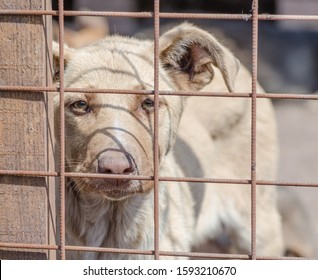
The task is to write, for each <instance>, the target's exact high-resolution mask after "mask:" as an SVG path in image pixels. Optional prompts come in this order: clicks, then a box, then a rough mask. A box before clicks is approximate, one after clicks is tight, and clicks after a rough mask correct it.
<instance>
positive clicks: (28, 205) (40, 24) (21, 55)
mask: <svg viewBox="0 0 318 280" xmlns="http://www.w3.org/2000/svg"><path fill="white" fill-rule="evenodd" d="M49 2H50V1H46V0H38V1H30V0H10V1H7V0H0V9H12V10H24V9H35V10H44V9H46V8H47V7H48V5H49V4H50V3H49ZM49 29H50V26H49V24H48V22H47V18H46V17H42V16H0V49H1V52H0V85H5V86H11V85H12V86H13V85H14V86H46V85H50V80H51V79H50V77H51V73H50V68H51V67H50V66H49V63H48V58H49V56H48V53H49V49H50V47H49V46H50V44H48V42H50V38H49V36H48V34H50V33H47V31H48V30H49ZM51 103H52V100H51V97H48V95H47V94H46V93H26V92H0V169H4V170H32V171H46V170H53V169H54V164H53V162H52V161H53V158H52V151H53V144H52V143H53V141H52V138H51V137H52V134H51V133H50V132H53V131H54V130H53V129H50V130H49V126H48V125H49V124H50V125H52V121H51V119H52V116H51V115H50V113H49V111H51V109H50V108H51V105H52V104H51ZM48 109H50V110H48ZM49 182H50V183H49ZM50 184H52V180H50V179H47V178H25V177H13V176H0V242H10V243H36V244H49V243H51V244H52V243H53V241H52V238H51V236H54V232H53V230H52V228H54V223H55V208H54V203H53V205H52V202H53V200H52V196H54V190H53V191H52V187H53V186H50ZM53 189H54V187H53ZM50 209H52V212H50ZM48 217H50V218H48ZM53 239H54V238H53ZM0 258H1V259H47V258H49V254H48V252H46V251H38V250H16V249H14V250H13V249H10V250H9V249H8V250H7V249H5V248H0Z"/></svg>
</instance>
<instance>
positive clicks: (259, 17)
mask: <svg viewBox="0 0 318 280" xmlns="http://www.w3.org/2000/svg"><path fill="white" fill-rule="evenodd" d="M258 4H259V1H258V0H253V1H252V10H251V11H252V12H251V14H215V13H209V14H207V13H163V12H160V8H159V7H160V0H154V10H153V11H152V12H108V11H104V12H100V11H98V12H97V11H89V12H88V11H66V10H64V3H63V0H59V9H58V10H57V11H52V10H6V9H2V10H0V15H2V16H3V15H10V16H21V15H28V16H29V15H30V16H31V15H32V16H57V17H58V22H59V41H60V42H61V44H60V49H59V51H60V60H59V68H60V73H59V76H60V86H59V88H55V87H50V86H47V87H43V86H41V87H38V86H37V87H33V86H16V85H0V92H16V91H18V92H28V93H34V94H37V93H43V92H45V93H48V94H51V93H54V92H58V93H59V95H60V120H61V122H60V127H59V133H60V135H59V137H60V144H61V145H60V153H59V154H60V162H59V170H58V171H57V170H56V171H30V170H0V176H18V177H21V176H23V177H25V176H27V177H56V178H59V180H60V184H59V197H58V200H59V201H60V207H59V209H58V216H59V221H60V222H59V225H58V231H57V232H58V233H59V238H58V240H59V242H58V244H55V245H46V244H25V243H7V242H0V249H32V250H49V251H56V252H59V256H58V258H60V259H65V253H66V251H92V252H108V253H115V254H116V253H126V254H139V255H153V256H154V258H155V259H159V257H160V256H184V257H197V258H208V259H209V258H210V259H215V258H216V259H294V258H293V257H273V256H259V255H257V251H256V187H257V185H275V186H285V187H290V186H297V187H315V188H317V187H318V182H317V183H316V184H308V183H302V182H279V181H265V180H262V181H260V180H257V179H256V168H255V166H256V162H257V158H256V137H257V135H256V114H257V106H256V103H257V99H258V98H271V99H297V100H318V95H308V94H291V93H258V92H257V76H258V60H257V58H258V27H259V21H283V20H297V21H309V20H310V21H317V22H318V16H305V15H274V14H259V12H258ZM68 16H103V17H106V16H112V17H134V18H150V19H153V27H154V34H153V38H154V73H155V74H154V90H153V91H146V90H140V91H136V90H134V91H133V94H140V95H142V94H154V97H155V105H154V108H155V109H154V135H155V137H154V174H153V176H149V177H148V176H137V175H134V176H127V175H125V179H135V180H153V182H154V202H155V203H154V205H155V207H154V222H155V223H154V224H155V229H154V236H155V244H154V249H153V250H149V251H144V250H132V249H121V248H100V247H98V248H96V247H87V246H70V245H66V243H65V215H66V213H65V205H64V203H63V202H64V199H65V182H66V178H68V177H88V178H114V179H120V178H121V176H120V175H104V174H103V175H102V174H83V173H70V172H66V171H65V162H64V159H65V155H64V153H65V144H64V138H65V131H64V129H65V128H64V93H65V92H85V93H87V92H89V93H92V92H93V93H99V94H106V93H111V94H128V93H130V94H131V93H132V92H131V91H129V90H112V89H99V90H89V89H78V88H66V87H65V86H64V46H63V42H64V18H65V17H68ZM163 18H171V19H185V20H187V19H205V20H216V19H217V20H242V21H251V22H252V44H253V46H252V92H251V93H240V92H235V93H220V92H213V93H198V92H165V91H160V90H159V73H158V71H159V33H160V19H163ZM167 94H169V95H172V94H173V95H183V96H191V95H196V96H211V97H212V98H213V97H227V98H236V97H243V98H249V99H251V108H252V110H251V114H252V115H251V120H252V122H251V162H250V168H251V169H250V170H251V177H250V178H246V179H245V180H235V179H230V178H229V179H213V178H189V177H187V178H170V177H161V176H160V174H159V156H158V155H159V149H158V106H159V102H158V100H159V99H158V97H159V95H167ZM0 98H1V95H0ZM160 181H175V182H177V181H179V182H180V181H182V182H206V183H212V184H215V183H218V184H241V185H242V184H244V185H250V186H251V206H250V207H251V229H252V231H251V254H249V255H247V254H246V255H245V254H242V255H240V254H218V253H200V252H166V251H160V249H159V244H160V239H159V222H160V221H159V213H158V212H159V207H158V205H159V204H158V201H159V199H160V198H159V192H158V187H159V182H160ZM295 259H299V258H295Z"/></svg>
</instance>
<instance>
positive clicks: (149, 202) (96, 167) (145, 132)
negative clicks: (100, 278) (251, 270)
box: [55, 24, 284, 259]
mask: <svg viewBox="0 0 318 280" xmlns="http://www.w3.org/2000/svg"><path fill="white" fill-rule="evenodd" d="M57 57H58V54H57V53H56V52H55V58H57ZM160 60H161V65H160V90H166V91H177V90H185V91H197V90H202V89H203V90H204V91H210V92H212V91H214V92H226V91H227V90H230V91H234V90H235V91H237V92H246V93H247V92H251V77H250V74H249V73H248V71H247V70H246V69H245V68H244V67H239V64H238V62H237V60H236V58H235V57H234V56H233V55H232V54H231V53H230V52H229V51H228V50H227V49H226V48H225V47H223V46H222V45H221V44H220V43H218V42H217V41H216V40H215V39H214V38H213V37H212V36H211V35H210V34H209V33H207V32H205V31H203V30H201V29H199V28H196V27H194V26H192V25H189V24H183V25H180V26H178V27H176V28H175V29H173V30H171V31H170V32H167V33H165V34H164V35H162V36H161V38H160ZM212 64H213V68H212ZM65 65H66V69H65V86H67V87H72V88H90V89H100V88H102V89H105V88H110V89H129V90H142V89H146V90H152V89H153V43H152V42H150V41H138V40H135V39H129V38H123V37H120V36H110V37H108V38H106V39H105V40H103V41H101V42H99V43H96V44H94V45H91V46H88V47H85V48H82V49H79V50H72V49H68V48H67V47H66V48H65ZM259 91H261V88H259ZM153 102H154V101H153V96H152V95H147V96H144V95H132V94H129V95H124V94H120V95H117V94H85V93H66V94H65V129H66V140H65V144H66V155H65V157H66V167H67V170H68V171H72V172H84V173H100V174H111V175H113V174H119V175H145V176H152V175H153V172H154V170H153V166H154V164H153V162H154V160H153V134H154V130H153V115H154V113H153V105H154V104H153ZM184 106H185V97H182V96H173V95H169V96H160V99H159V108H160V109H159V140H158V142H159V160H160V169H159V171H160V176H162V177H199V178H218V179H224V178H227V179H249V178H250V176H251V175H250V174H251V172H250V164H251V163H250V153H251V152H250V150H251V148H250V146H251V132H250V130H251V120H250V119H251V113H250V112H251V108H250V101H249V99H247V98H246V99H245V98H219V97H206V98H205V97H204V98H202V97H191V98H189V100H187V106H185V108H184ZM257 107H258V110H257V112H258V114H257V162H258V164H257V167H256V170H257V178H258V179H266V180H273V179H274V178H275V172H276V161H277V158H276V157H277V147H276V145H277V143H276V128H275V121H274V115H273V111H272V107H271V104H270V102H269V101H268V100H266V99H261V100H258V102H257ZM56 110H57V111H56V115H57V116H58V115H59V114H58V106H56ZM181 115H182V118H181ZM57 121H58V120H57ZM250 198H251V190H250V186H249V185H225V184H224V185H222V184H205V183H185V182H165V181H160V184H159V209H160V211H159V212H160V213H159V214H160V215H159V222H160V228H159V234H160V250H163V251H179V252H180V251H181V252H187V251H190V250H191V249H192V248H193V247H194V246H196V245H199V244H201V243H202V242H205V241H206V240H210V239H211V240H212V239H216V238H217V237H218V236H219V235H220V234H226V235H228V236H230V238H231V244H230V251H231V252H240V253H250V247H251V210H250V209H251V203H250V200H251V199H250ZM153 208H154V195H153V182H152V181H138V180H123V179H118V180H117V179H93V178H82V179H79V178H72V179H70V180H69V182H68V188H67V193H66V217H67V218H66V227H67V228H66V237H67V243H68V244H70V245H84V246H93V247H111V248H122V249H140V250H153V248H154V214H153V213H154V210H153ZM281 230H282V229H281V221H280V215H279V213H278V211H277V205H276V192H275V189H274V188H273V187H271V186H257V235H256V237H257V254H258V255H270V256H279V255H282V254H283V250H284V245H283V240H282V232H281ZM68 257H69V258H75V259H136V258H137V259H138V258H141V259H147V258H152V256H147V255H133V254H114V253H113V254H111V253H93V252H70V253H69V255H68Z"/></svg>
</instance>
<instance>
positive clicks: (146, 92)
mask: <svg viewBox="0 0 318 280" xmlns="http://www.w3.org/2000/svg"><path fill="white" fill-rule="evenodd" d="M0 91H23V92H34V93H35V94H36V93H41V91H42V92H43V91H47V92H54V93H56V92H59V88H55V87H31V86H0ZM64 92H84V93H96V94H105V93H109V94H136V95H151V94H154V91H153V90H134V91H132V90H120V89H85V88H64ZM159 94H160V95H163V96H164V95H176V96H205V97H230V98H237V97H239V98H251V97H252V93H243V92H235V93H230V92H194V91H161V90H159ZM256 97H257V98H270V99H295V100H318V94H308V93H301V94H298V93H256Z"/></svg>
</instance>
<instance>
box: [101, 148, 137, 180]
mask: <svg viewBox="0 0 318 280" xmlns="http://www.w3.org/2000/svg"><path fill="white" fill-rule="evenodd" d="M135 169H136V166H135V163H134V161H133V159H132V157H131V156H130V155H129V154H128V153H125V152H122V151H117V150H112V151H107V152H104V153H102V154H101V155H100V156H99V157H98V172H99V173H106V174H124V175H129V174H132V173H134V171H135Z"/></svg>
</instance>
